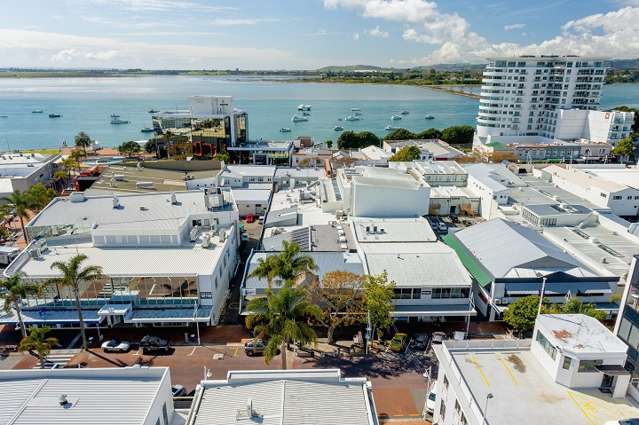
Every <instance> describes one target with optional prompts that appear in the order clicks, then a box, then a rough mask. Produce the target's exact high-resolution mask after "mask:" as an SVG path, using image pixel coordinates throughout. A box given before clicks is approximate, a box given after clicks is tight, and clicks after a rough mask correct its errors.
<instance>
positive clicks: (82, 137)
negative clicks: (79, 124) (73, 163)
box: [74, 131, 93, 157]
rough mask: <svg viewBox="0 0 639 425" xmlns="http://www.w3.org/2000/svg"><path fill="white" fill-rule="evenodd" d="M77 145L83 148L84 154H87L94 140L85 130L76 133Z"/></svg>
mask: <svg viewBox="0 0 639 425" xmlns="http://www.w3.org/2000/svg"><path fill="white" fill-rule="evenodd" d="M74 140H75V145H76V146H77V147H78V148H80V149H82V153H83V154H84V156H85V157H86V156H87V148H88V147H90V146H91V144H92V143H93V141H92V140H91V137H89V135H88V134H86V133H85V132H84V131H81V132H79V133H78V134H76V136H75V139H74Z"/></svg>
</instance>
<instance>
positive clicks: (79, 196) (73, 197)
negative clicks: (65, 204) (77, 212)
mask: <svg viewBox="0 0 639 425" xmlns="http://www.w3.org/2000/svg"><path fill="white" fill-rule="evenodd" d="M86 200H87V198H86V197H85V196H84V193H82V192H71V194H70V195H69V201H71V202H84V201H86Z"/></svg>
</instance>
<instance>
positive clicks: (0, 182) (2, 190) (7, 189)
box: [0, 177, 13, 196]
mask: <svg viewBox="0 0 639 425" xmlns="http://www.w3.org/2000/svg"><path fill="white" fill-rule="evenodd" d="M12 193H13V183H11V179H10V178H8V177H6V178H0V195H3V196H8V195H10V194H12Z"/></svg>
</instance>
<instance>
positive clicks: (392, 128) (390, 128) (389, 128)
mask: <svg viewBox="0 0 639 425" xmlns="http://www.w3.org/2000/svg"><path fill="white" fill-rule="evenodd" d="M384 130H386V131H391V130H395V127H391V126H390V125H387V126H386V127H384Z"/></svg>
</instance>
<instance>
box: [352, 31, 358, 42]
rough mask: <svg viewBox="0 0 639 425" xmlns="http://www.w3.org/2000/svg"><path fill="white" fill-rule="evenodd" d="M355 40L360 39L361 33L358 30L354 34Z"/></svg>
mask: <svg viewBox="0 0 639 425" xmlns="http://www.w3.org/2000/svg"><path fill="white" fill-rule="evenodd" d="M353 40H355V41H357V40H359V33H358V32H356V33H355V34H353Z"/></svg>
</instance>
